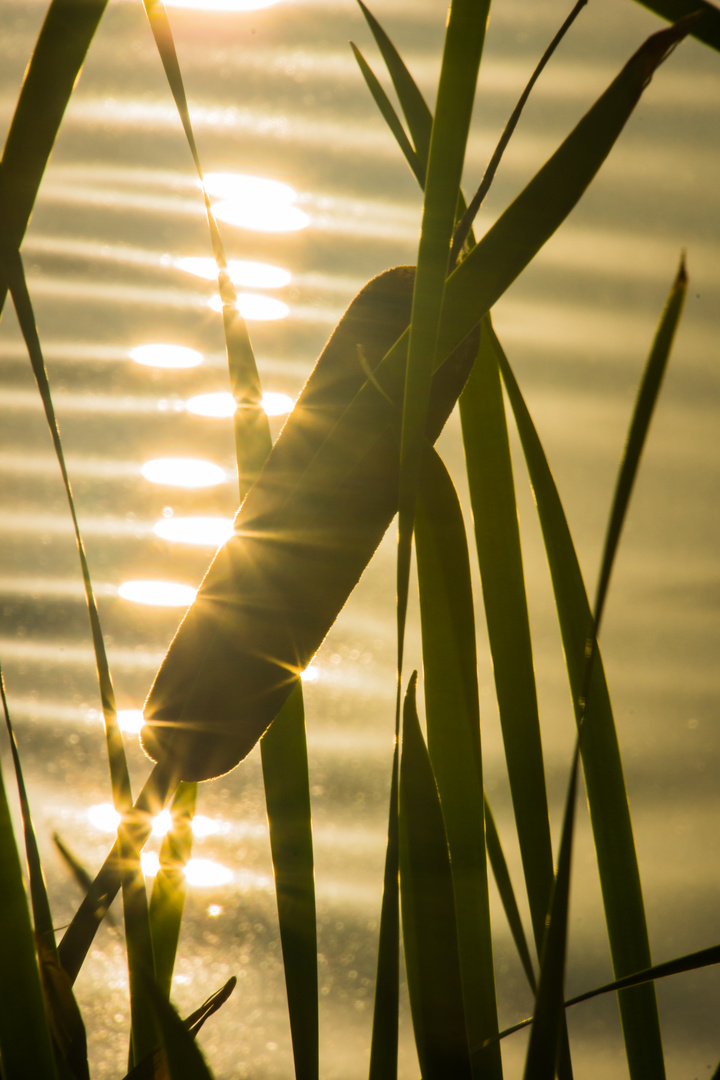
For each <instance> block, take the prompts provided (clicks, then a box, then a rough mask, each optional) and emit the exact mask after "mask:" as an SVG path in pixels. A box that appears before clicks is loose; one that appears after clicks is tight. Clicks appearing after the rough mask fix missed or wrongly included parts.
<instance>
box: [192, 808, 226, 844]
mask: <svg viewBox="0 0 720 1080" xmlns="http://www.w3.org/2000/svg"><path fill="white" fill-rule="evenodd" d="M229 828H230V826H229V825H228V823H227V822H226V821H215V820H214V819H213V818H209V817H205V815H204V814H196V815H195V817H194V818H193V819H192V831H193V836H196V837H197V839H198V840H202V839H204V837H206V836H216V835H217V834H219V833H226V832H228V830H229Z"/></svg>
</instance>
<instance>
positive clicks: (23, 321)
mask: <svg viewBox="0 0 720 1080" xmlns="http://www.w3.org/2000/svg"><path fill="white" fill-rule="evenodd" d="M1 258H2V267H3V270H4V273H5V278H6V280H7V281H8V283H9V287H10V291H11V293H12V297H13V303H14V305H15V310H16V313H17V316H18V322H19V323H20V328H21V331H22V334H23V337H24V339H25V344H26V347H27V350H28V354H29V356H30V361H31V364H32V368H33V372H34V374H35V379H36V381H37V385H38V389H39V391H40V396H41V399H42V402H43V406H44V409H45V416H46V419H47V423H48V427H49V428H50V434H51V437H52V440H53V445H54V448H55V453H56V456H57V459H58V463H59V465H60V471H61V474H62V479H63V484H64V487H65V492H66V496H67V500H68V505H69V507H70V514H71V517H72V522H73V527H74V530H75V539H76V542H77V548H78V553H79V556H80V567H81V572H82V577H83V584H84V586H85V596H86V601H87V606H88V613H89V616H90V627H91V632H92V641H93V649H94V653H95V663H96V667H97V672H98V683H99V687H100V697H101V703H102V710H103V717H104V720H105V735H106V744H107V750H108V761H109V765H110V778H111V786H112V794H113V802H114V804H115V808H116V810H117V811H118V813H119V814H121V815H127V814H129V813H131V812H132V793H131V790H130V777H129V773H128V767H127V760H126V757H125V748H124V746H123V741H122V735H121V733H120V729H119V726H118V723H117V711H116V707H115V694H114V690H113V685H112V679H111V676H110V668H109V664H108V660H107V652H106V650H105V642H104V638H103V634H102V628H101V625H100V616H99V612H98V609H97V603H96V601H95V595H94V591H93V587H92V581H91V578H90V569H89V566H88V563H87V558H86V556H85V549H84V545H83V542H82V537H81V535H80V527H79V523H78V519H77V513H76V510H75V502H74V499H73V495H72V489H71V486H70V478H69V476H68V472H67V467H66V464H65V457H64V454H63V449H62V441H61V439H60V431H59V428H58V425H57V420H56V417H55V411H54V408H53V404H52V398H51V395H50V385H49V382H48V378H47V372H46V369H45V363H44V360H43V355H42V349H41V346H40V339H39V338H38V335H37V328H36V326H35V319H34V315H33V310H32V304H31V302H30V296H29V293H28V291H27V283H26V280H25V274H24V271H23V267H22V261H21V259H20V255H19V254H18V253H17V252H14V253H13V252H11V251H9V250H8V248H7V247H4V249H3V250H2V252H1ZM122 856H123V866H124V868H125V870H124V874H123V905H124V912H125V938H126V943H127V954H128V972H129V980H130V1005H131V1014H132V1028H133V1037H132V1041H133V1047H134V1051H133V1052H135V1053H139V1054H140V1056H141V1057H144V1056H145V1054H146V1053H147V1052H148V1051H149V1050H150V1049H152V1047H153V1046H154V1045H155V1043H156V1041H157V1038H156V1034H155V1030H154V1024H153V1021H152V1013H151V1011H149V1009H148V1007H147V1003H146V1001H145V989H144V986H145V979H146V977H147V974H148V973H149V972H152V971H153V962H152V943H151V937H150V925H149V921H148V908H147V895H146V892H145V881H144V878H143V875H142V871H141V869H140V856H139V852H138V851H135V849H134V848H133V846H132V845H128V844H124V845H123V846H122ZM71 978H72V976H71Z"/></svg>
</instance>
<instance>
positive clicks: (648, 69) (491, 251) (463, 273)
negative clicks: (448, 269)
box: [378, 20, 691, 375]
mask: <svg viewBox="0 0 720 1080" xmlns="http://www.w3.org/2000/svg"><path fill="white" fill-rule="evenodd" d="M690 29H691V24H690V22H689V21H688V20H684V21H683V22H681V23H680V24H678V25H677V26H673V27H669V28H668V29H666V30H661V31H659V32H658V33H656V34H653V35H652V36H651V37H650V38H648V39H647V41H646V42H645V43H644V44H643V45H642V46H641V47H640V48H639V49H638V50H637V52H636V53H635V54H634V55H633V56H632V57H631V58H630V60H629V61H628V63H627V64H626V65H625V67H624V68H623V69H622V71H621V72H620V74H619V75H618V76H617V78H616V79H614V80H613V82H612V83H611V84H610V86H609V87H608V89H607V90H606V91H605V93H604V94H602V95H601V97H600V98H598V100H597V101H596V103H595V104H594V105H593V107H592V108H591V109H590V110H589V112H588V113H586V115H585V116H584V117H583V118H582V120H581V121H580V122H579V124H578V125H577V126H576V127H575V128H574V129H573V131H572V132H571V133H570V135H568V137H567V138H566V139H565V141H564V142H563V143H562V145H561V146H560V147H559V148H558V150H556V152H555V153H554V154H553V155H552V157H551V158H550V159H549V160H548V161H547V162H546V164H545V165H544V166H543V167H542V168H541V169H540V171H539V172H538V173H537V174H536V175H535V176H534V177H533V179H532V180H531V181H530V183H529V184H528V185H527V187H526V188H525V190H524V191H522V192H521V193H520V195H518V197H517V198H516V199H515V201H514V202H513V203H512V204H511V206H509V207H508V209H507V210H506V211H505V212H504V213H503V214H502V215H501V217H500V218H499V219H498V221H497V222H496V223H495V224H494V225H493V226H492V228H491V229H489V230H488V232H487V233H486V234H485V236H484V237H483V238H482V239H481V240H480V241H479V242H478V244H477V246H476V247H474V248H473V250H472V251H471V252H470V254H469V255H468V256H467V258H466V259H464V260H463V262H462V263H460V265H459V266H458V267H457V269H456V270H455V271H454V272H453V273H452V274H451V276H450V278H449V279H448V282H447V286H446V289H445V302H444V306H443V316H442V323H441V327H440V334H439V341H438V349H437V355H438V359H441V358H442V357H444V356H446V355H447V353H448V351H449V350H450V349H451V348H452V347H453V346H454V345H456V344H457V342H458V341H462V339H463V338H464V337H465V335H466V334H467V333H469V331H470V330H471V329H472V328H473V327H474V326H475V325H477V322H478V320H479V319H481V318H482V316H483V315H484V314H486V312H487V311H489V310H490V308H491V307H492V306H493V304H494V303H495V302H496V301H497V300H498V299H499V297H500V296H501V295H502V294H503V293H504V292H505V290H506V289H508V288H509V286H510V285H511V284H512V283H513V281H514V280H515V279H516V278H517V277H518V275H519V274H520V273H521V272H522V271H523V270H524V269H525V267H526V266H527V265H528V264H529V263H530V262H531V260H532V259H533V258H534V256H535V255H536V254H537V252H538V251H539V250H540V248H541V247H542V246H543V244H544V243H545V242H546V241H547V240H548V239H549V238H550V236H552V234H553V233H554V232H555V230H556V229H557V228H558V227H559V225H560V224H562V222H563V221H564V220H565V218H566V217H567V215H568V214H569V213H570V211H571V210H572V209H573V207H574V206H575V205H576V203H577V202H578V200H579V199H580V197H581V196H582V194H583V193H584V191H585V190H586V189H587V187H588V186H589V185H590V183H591V181H592V180H593V178H594V176H595V175H596V173H597V171H598V170H599V168H600V166H601V165H602V163H603V162H604V161H605V159H606V157H607V156H608V154H609V153H610V150H611V149H612V147H613V145H614V143H615V141H616V139H617V138H618V136H619V135H620V132H621V131H622V129H623V127H624V126H625V123H626V122H627V120H628V118H629V116H630V115H631V113H632V111H633V109H634V108H635V106H636V105H637V103H638V101H639V100H640V98H641V96H642V93H643V91H644V90H645V88H646V87H647V86H648V84H649V82H650V79H651V77H652V75H653V72H654V71H655V70H656V69H657V68H658V67H659V65H660V64H661V63H662V62H663V60H664V59H665V58H666V57H667V56H668V54H669V53H670V51H671V50H672V49H673V48H674V47H675V46H676V45H677V43H678V42H679V41H681V40H682V39H683V38H684V37H686V36H687V34H688V33H689V31H690ZM379 374H380V372H378V375H379Z"/></svg>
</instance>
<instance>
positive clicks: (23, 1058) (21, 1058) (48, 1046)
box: [0, 672, 57, 1080]
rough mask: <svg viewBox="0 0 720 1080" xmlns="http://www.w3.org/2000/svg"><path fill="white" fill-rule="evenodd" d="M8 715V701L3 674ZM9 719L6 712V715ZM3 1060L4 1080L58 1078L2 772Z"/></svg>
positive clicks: (1, 686)
mask: <svg viewBox="0 0 720 1080" xmlns="http://www.w3.org/2000/svg"><path fill="white" fill-rule="evenodd" d="M0 689H1V690H2V701H3V709H4V710H7V697H6V694H5V683H4V681H3V677H2V672H0ZM6 715H7V712H6ZM0 926H2V927H3V930H4V934H3V942H2V963H1V964H0V1059H1V1060H2V1070H3V1078H4V1080H26V1078H27V1077H28V1076H37V1077H43V1080H45V1078H46V1077H47V1078H48V1080H53V1078H54V1077H56V1075H57V1074H56V1069H55V1058H54V1054H53V1045H52V1035H51V1030H50V1023H49V1018H48V1013H47V1010H46V1006H45V999H44V995H43V989H42V983H41V978H40V970H39V967H38V955H37V951H36V947H35V936H34V929H33V925H32V921H31V919H30V911H29V909H28V903H27V896H26V895H25V886H24V884H23V876H22V869H21V866H20V857H19V854H18V849H17V846H16V843H15V834H14V831H13V824H12V818H11V816H10V807H9V805H8V801H7V794H6V790H5V784H4V780H3V776H2V769H1V768H0Z"/></svg>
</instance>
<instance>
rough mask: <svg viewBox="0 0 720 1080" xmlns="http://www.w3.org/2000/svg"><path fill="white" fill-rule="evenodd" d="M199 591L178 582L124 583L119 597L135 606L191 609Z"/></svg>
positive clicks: (119, 590) (119, 591)
mask: <svg viewBox="0 0 720 1080" xmlns="http://www.w3.org/2000/svg"><path fill="white" fill-rule="evenodd" d="M196 593H197V589H193V588H192V587H191V586H190V585H181V584H179V583H178V582H176V581H123V583H122V585H121V586H120V588H119V589H118V595H119V596H121V597H122V598H123V600H129V601H130V602H131V603H133V604H147V605H149V606H151V607H189V606H190V604H192V602H193V600H194V599H195V595H196Z"/></svg>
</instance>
